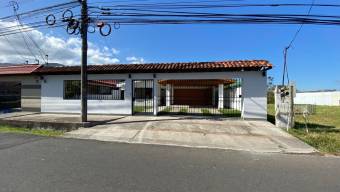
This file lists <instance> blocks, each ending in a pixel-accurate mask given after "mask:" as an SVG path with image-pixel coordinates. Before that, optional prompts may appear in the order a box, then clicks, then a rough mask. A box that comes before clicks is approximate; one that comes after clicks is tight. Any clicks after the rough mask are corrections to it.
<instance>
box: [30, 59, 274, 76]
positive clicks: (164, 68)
mask: <svg viewBox="0 0 340 192" xmlns="http://www.w3.org/2000/svg"><path fill="white" fill-rule="evenodd" d="M271 68H272V64H271V63H269V62H268V61H266V60H240V61H218V62H188V63H149V64H112V65H89V66H88V73H92V74H100V73H175V72H176V73H178V72H179V73H180V72H216V71H241V70H245V71H253V70H255V71H258V70H263V69H264V70H267V69H271ZM34 73H35V74H79V73H80V66H65V67H41V68H39V69H37V70H35V71H34Z"/></svg>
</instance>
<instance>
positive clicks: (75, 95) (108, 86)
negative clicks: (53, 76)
mask: <svg viewBox="0 0 340 192" xmlns="http://www.w3.org/2000/svg"><path fill="white" fill-rule="evenodd" d="M87 86H88V88H87V91H88V93H87V94H88V95H87V98H88V100H124V91H125V81H124V80H89V81H88V85H87ZM64 99H65V100H78V99H80V80H65V81H64Z"/></svg>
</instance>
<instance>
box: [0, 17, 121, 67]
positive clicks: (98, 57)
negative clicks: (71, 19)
mask: <svg viewBox="0 0 340 192" xmlns="http://www.w3.org/2000/svg"><path fill="white" fill-rule="evenodd" d="M14 25H16V23H14V22H3V21H0V28H5V27H9V26H14ZM28 33H29V35H30V36H31V38H32V39H34V40H35V41H36V42H37V44H38V45H39V46H40V48H41V49H42V50H43V51H44V52H45V53H46V54H48V55H49V62H50V63H61V64H65V65H79V64H80V56H81V39H80V38H78V37H70V38H68V39H62V38H59V37H56V36H53V35H46V34H43V33H41V32H40V31H38V30H33V31H30V32H28ZM7 39H8V41H7V40H6V38H5V37H0V63H24V62H25V60H29V62H30V63H32V62H34V57H32V56H31V54H30V51H29V50H28V49H27V46H26V45H25V41H24V40H23V38H22V34H15V35H10V36H7ZM27 41H28V42H30V45H29V47H30V49H31V51H32V52H33V53H34V54H35V55H36V56H37V57H38V58H39V60H40V62H41V63H42V62H43V61H42V59H41V57H40V56H38V55H39V52H38V49H37V48H35V47H34V45H33V44H32V43H31V41H30V40H29V39H28V40H27ZM88 46H89V49H88V63H89V64H113V63H118V62H119V59H118V58H117V57H116V55H117V54H118V53H119V51H118V50H116V49H114V48H111V49H110V48H108V47H103V48H100V47H99V46H98V45H96V44H94V43H91V42H89V44H88ZM20 55H22V56H20ZM43 56H44V55H43Z"/></svg>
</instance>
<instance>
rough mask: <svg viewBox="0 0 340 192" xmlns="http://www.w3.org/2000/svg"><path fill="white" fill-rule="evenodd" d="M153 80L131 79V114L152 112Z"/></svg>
mask: <svg viewBox="0 0 340 192" xmlns="http://www.w3.org/2000/svg"><path fill="white" fill-rule="evenodd" d="M153 83H154V82H153V80H133V81H132V101H133V102H132V103H133V107H132V108H133V114H135V115H136V114H152V113H153V111H154V101H153V95H154V94H153Z"/></svg>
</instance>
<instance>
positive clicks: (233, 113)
mask: <svg viewBox="0 0 340 192" xmlns="http://www.w3.org/2000/svg"><path fill="white" fill-rule="evenodd" d="M218 111H219V112H220V113H221V114H223V116H225V117H241V111H239V110H237V109H225V108H224V109H219V110H218Z"/></svg>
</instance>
